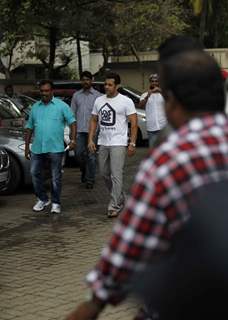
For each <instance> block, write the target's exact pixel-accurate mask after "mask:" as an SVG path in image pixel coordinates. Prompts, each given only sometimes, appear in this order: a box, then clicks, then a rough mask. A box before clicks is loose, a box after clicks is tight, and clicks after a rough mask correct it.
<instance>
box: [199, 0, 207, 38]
mask: <svg viewBox="0 0 228 320" xmlns="http://www.w3.org/2000/svg"><path fill="white" fill-rule="evenodd" d="M207 2H208V0H203V7H202V13H201V18H200V30H199V38H200V40H201V41H202V43H204V40H205V32H206V19H207V13H208V10H207V9H208V3H207Z"/></svg>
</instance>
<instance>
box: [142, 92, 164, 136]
mask: <svg viewBox="0 0 228 320" xmlns="http://www.w3.org/2000/svg"><path fill="white" fill-rule="evenodd" d="M147 95H148V92H144V93H143V94H142V95H141V97H140V100H143V99H144V98H145V97H146V96H147ZM145 111H146V128H147V131H157V130H161V129H162V128H164V127H165V125H166V123H167V119H166V115H165V109H164V98H163V97H162V95H161V94H160V93H152V94H151V95H150V96H149V99H148V100H147V103H146V108H145Z"/></svg>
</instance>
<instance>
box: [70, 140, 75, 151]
mask: <svg viewBox="0 0 228 320" xmlns="http://www.w3.org/2000/svg"><path fill="white" fill-rule="evenodd" d="M68 147H69V148H68V150H69V151H70V150H74V149H75V147H76V142H75V141H74V140H71V141H70V143H69V144H68Z"/></svg>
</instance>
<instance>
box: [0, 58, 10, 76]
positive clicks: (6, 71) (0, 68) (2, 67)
mask: <svg viewBox="0 0 228 320" xmlns="http://www.w3.org/2000/svg"><path fill="white" fill-rule="evenodd" d="M0 71H1V72H3V73H4V75H5V77H6V79H7V80H10V79H11V73H10V70H9V69H8V68H6V67H5V65H4V63H3V62H2V59H0Z"/></svg>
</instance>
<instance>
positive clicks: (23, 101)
mask: <svg viewBox="0 0 228 320" xmlns="http://www.w3.org/2000/svg"><path fill="white" fill-rule="evenodd" d="M15 100H17V101H18V102H19V103H20V105H21V106H22V107H23V109H28V108H29V109H30V108H31V107H32V105H33V104H34V103H35V102H36V100H35V99H32V98H30V97H26V96H21V95H20V96H17V97H16V99H15Z"/></svg>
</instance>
